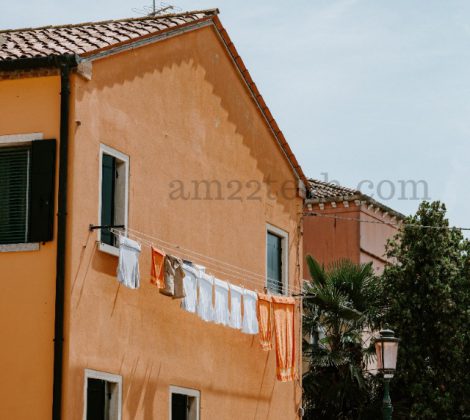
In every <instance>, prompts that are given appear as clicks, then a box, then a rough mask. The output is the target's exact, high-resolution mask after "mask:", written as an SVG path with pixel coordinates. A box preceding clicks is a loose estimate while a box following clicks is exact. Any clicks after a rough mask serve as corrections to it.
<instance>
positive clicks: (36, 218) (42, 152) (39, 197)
mask: <svg viewBox="0 0 470 420" xmlns="http://www.w3.org/2000/svg"><path fill="white" fill-rule="evenodd" d="M55 155H56V141H55V139H52V140H35V141H33V142H32V145H31V207H30V209H31V210H30V229H29V231H30V234H29V241H30V242H47V241H51V240H52V237H53V233H54V195H55V194H54V183H55Z"/></svg>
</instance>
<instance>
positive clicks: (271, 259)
mask: <svg viewBox="0 0 470 420" xmlns="http://www.w3.org/2000/svg"><path fill="white" fill-rule="evenodd" d="M287 262H288V234H287V233H286V232H284V231H283V230H281V229H278V228H276V227H274V226H270V225H268V228H267V233H266V273H267V278H266V288H267V290H268V292H270V293H273V294H278V295H281V294H286V292H287V290H288V280H287V273H288V267H287Z"/></svg>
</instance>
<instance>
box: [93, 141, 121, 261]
mask: <svg viewBox="0 0 470 420" xmlns="http://www.w3.org/2000/svg"><path fill="white" fill-rule="evenodd" d="M103 154H107V155H110V156H113V157H115V158H116V159H119V160H120V161H122V162H124V164H125V169H124V173H125V181H124V189H125V191H124V200H125V203H124V226H125V227H126V228H127V222H128V212H129V156H127V155H125V154H124V153H122V152H120V151H118V150H116V149H113V148H112V147H110V146H107V145H105V144H102V143H101V144H100V158H99V180H98V182H99V188H98V189H99V197H98V203H99V205H98V224H101V181H102V177H103V174H102V170H103ZM96 239H97V241H98V243H99V245H98V249H99V250H100V251H102V252H106V253H107V254H111V255H115V256H119V248H118V247H115V246H111V245H108V244H104V243H102V242H101V229H98V233H97V237H96Z"/></svg>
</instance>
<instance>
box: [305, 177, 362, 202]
mask: <svg viewBox="0 0 470 420" xmlns="http://www.w3.org/2000/svg"><path fill="white" fill-rule="evenodd" d="M309 181H310V186H311V187H312V195H313V198H320V199H321V198H323V199H333V198H336V199H338V200H340V199H341V200H343V199H344V200H347V199H348V198H350V197H354V196H360V195H361V192H360V191H358V190H353V189H352V188H347V187H342V186H341V185H338V184H333V183H330V182H324V181H318V180H316V179H310V180H309Z"/></svg>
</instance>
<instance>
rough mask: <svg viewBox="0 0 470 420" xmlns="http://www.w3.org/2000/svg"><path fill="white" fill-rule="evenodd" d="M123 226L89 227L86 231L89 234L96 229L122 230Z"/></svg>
mask: <svg viewBox="0 0 470 420" xmlns="http://www.w3.org/2000/svg"><path fill="white" fill-rule="evenodd" d="M124 228H125V226H124V225H89V226H88V230H89V231H90V232H91V231H92V230H96V229H124Z"/></svg>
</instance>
